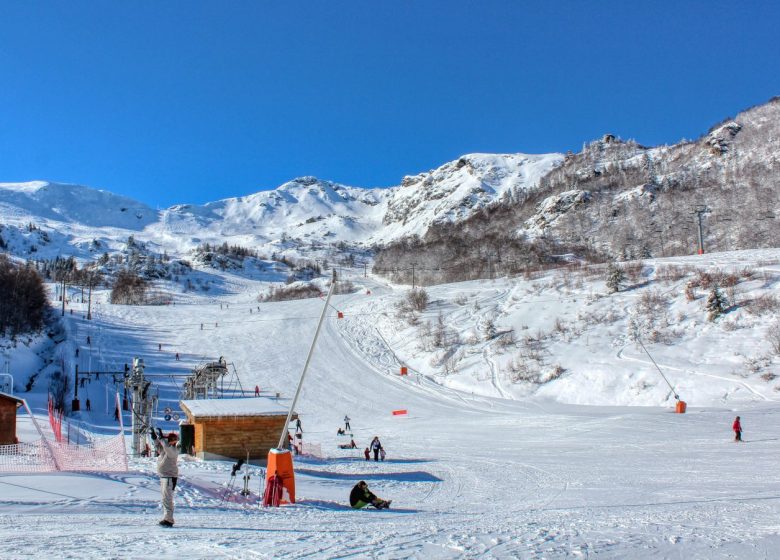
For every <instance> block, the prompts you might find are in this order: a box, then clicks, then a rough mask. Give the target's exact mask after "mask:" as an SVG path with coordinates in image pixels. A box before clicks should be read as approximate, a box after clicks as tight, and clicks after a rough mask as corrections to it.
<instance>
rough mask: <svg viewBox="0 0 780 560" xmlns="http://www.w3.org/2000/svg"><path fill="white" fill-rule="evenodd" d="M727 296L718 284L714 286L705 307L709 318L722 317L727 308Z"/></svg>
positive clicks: (712, 319)
mask: <svg viewBox="0 0 780 560" xmlns="http://www.w3.org/2000/svg"><path fill="white" fill-rule="evenodd" d="M726 305H727V304H726V298H725V297H724V296H723V294H722V293H720V289H719V288H718V286H713V287H712V290H711V291H710V295H709V296H708V297H707V303H706V305H705V309H706V310H707V319H708V320H710V321H714V320H715V319H717V318H718V317H720V316H721V315H722V314H723V312H724V311H725V310H726Z"/></svg>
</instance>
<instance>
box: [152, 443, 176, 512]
mask: <svg viewBox="0 0 780 560" xmlns="http://www.w3.org/2000/svg"><path fill="white" fill-rule="evenodd" d="M157 431H158V434H159V435H158V434H155V433H154V430H152V433H151V435H152V439H153V440H155V447H156V448H157V453H158V454H159V456H158V457H157V474H159V475H160V492H161V493H162V508H163V518H162V521H160V525H162V526H163V527H173V491H174V490H176V481H177V480H178V478H179V465H178V464H177V461H178V459H179V450H178V449H176V443H177V442H178V441H179V436H178V435H177V434H176V432H171V433H170V434H168V436H167V437H165V436H163V433H162V430H160V429H159V428H158V429H157Z"/></svg>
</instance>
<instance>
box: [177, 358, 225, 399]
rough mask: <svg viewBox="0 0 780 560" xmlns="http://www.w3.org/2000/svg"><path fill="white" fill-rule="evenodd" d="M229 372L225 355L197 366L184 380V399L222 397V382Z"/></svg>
mask: <svg viewBox="0 0 780 560" xmlns="http://www.w3.org/2000/svg"><path fill="white" fill-rule="evenodd" d="M227 374H228V367H227V362H226V361H225V358H224V357H223V356H220V357H219V360H217V361H216V362H209V363H207V364H204V365H202V366H199V367H198V368H196V369H195V370H194V371H193V372H192V375H190V376H189V377H187V379H186V380H185V381H184V400H196V399H216V398H221V396H222V394H221V393H222V391H221V390H220V382H221V381H222V379H223V378H224V377H225V376H226V375H227Z"/></svg>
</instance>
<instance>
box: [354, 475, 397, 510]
mask: <svg viewBox="0 0 780 560" xmlns="http://www.w3.org/2000/svg"><path fill="white" fill-rule="evenodd" d="M391 503H392V500H383V499H381V498H377V497H376V495H374V493H373V492H371V490H369V489H368V484H366V483H365V481H363V480H361V481H360V482H358V483H357V484H355V486H354V488H352V492H350V493H349V505H351V506H352V507H353V508H355V509H360V508H364V507H366V506H367V505H368V504H371V505H372V506H374V507H375V508H376V509H387V508H389V507H390V504H391Z"/></svg>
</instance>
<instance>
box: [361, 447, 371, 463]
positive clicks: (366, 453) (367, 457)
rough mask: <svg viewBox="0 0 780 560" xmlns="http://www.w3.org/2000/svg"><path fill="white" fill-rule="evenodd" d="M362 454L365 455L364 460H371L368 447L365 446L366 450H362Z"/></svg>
mask: <svg viewBox="0 0 780 560" xmlns="http://www.w3.org/2000/svg"><path fill="white" fill-rule="evenodd" d="M363 455H364V456H365V457H366V461H370V460H371V451H369V450H368V447H366V450H365V451H363Z"/></svg>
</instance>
